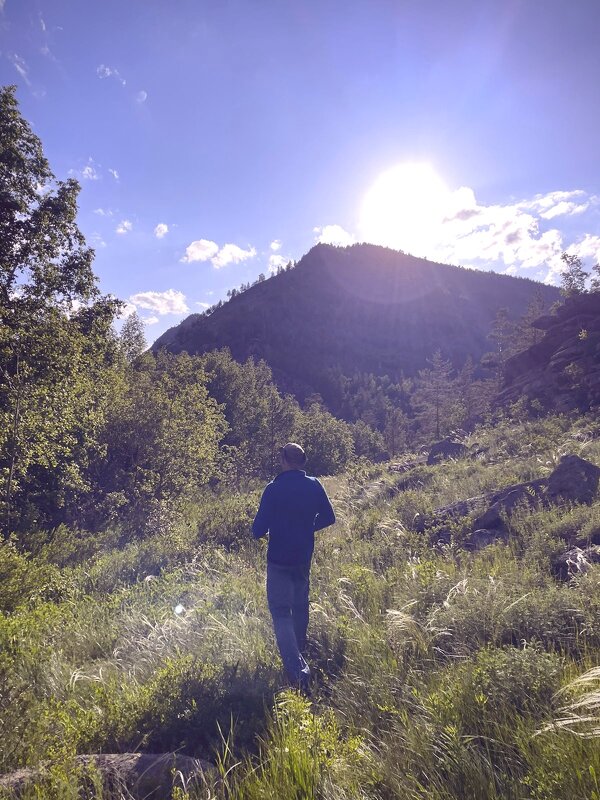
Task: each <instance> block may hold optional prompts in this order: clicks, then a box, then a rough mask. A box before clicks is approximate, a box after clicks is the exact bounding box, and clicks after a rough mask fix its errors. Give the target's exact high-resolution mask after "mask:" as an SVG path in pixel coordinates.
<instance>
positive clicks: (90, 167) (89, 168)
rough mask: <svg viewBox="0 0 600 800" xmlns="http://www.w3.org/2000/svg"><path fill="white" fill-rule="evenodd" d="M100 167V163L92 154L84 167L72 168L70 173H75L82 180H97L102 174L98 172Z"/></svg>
mask: <svg viewBox="0 0 600 800" xmlns="http://www.w3.org/2000/svg"><path fill="white" fill-rule="evenodd" d="M99 168H100V165H99V164H97V163H96V162H95V161H94V159H93V158H92V157H91V156H90V157H89V158H88V161H87V164H86V165H85V167H83V169H70V170H69V175H74V176H75V177H76V178H79V180H82V181H97V180H99V179H100V174H99V172H98V169H99Z"/></svg>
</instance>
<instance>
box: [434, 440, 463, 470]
mask: <svg viewBox="0 0 600 800" xmlns="http://www.w3.org/2000/svg"><path fill="white" fill-rule="evenodd" d="M466 452H467V448H466V446H465V445H464V444H463V442H461V441H459V440H458V439H455V438H453V437H452V436H448V437H446V438H445V439H442V440H441V442H436V443H435V444H434V445H432V446H431V449H430V451H429V455H428V456H427V463H428V464H429V465H430V466H431V465H432V464H439V462H440V461H443V460H445V459H447V458H461V457H462V456H464V455H465V454H466Z"/></svg>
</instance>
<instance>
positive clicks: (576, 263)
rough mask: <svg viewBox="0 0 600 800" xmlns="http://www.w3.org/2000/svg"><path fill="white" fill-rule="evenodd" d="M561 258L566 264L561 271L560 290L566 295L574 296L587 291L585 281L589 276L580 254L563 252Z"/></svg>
mask: <svg viewBox="0 0 600 800" xmlns="http://www.w3.org/2000/svg"><path fill="white" fill-rule="evenodd" d="M561 260H562V262H563V264H564V265H565V267H564V269H563V271H562V273H561V287H560V290H561V292H562V294H563V295H564V296H565V297H572V296H573V295H576V294H583V293H584V292H585V281H586V279H587V278H588V277H589V275H588V273H587V272H586V271H585V270H584V268H583V262H582V260H581V259H580V258H579V256H575V255H572V254H570V253H563V254H562V255H561Z"/></svg>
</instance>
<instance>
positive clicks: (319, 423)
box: [294, 403, 354, 475]
mask: <svg viewBox="0 0 600 800" xmlns="http://www.w3.org/2000/svg"><path fill="white" fill-rule="evenodd" d="M294 437H295V438H296V439H297V441H299V442H300V444H301V445H302V447H304V449H305V450H306V455H307V457H308V459H307V469H308V470H309V471H310V472H312V473H313V474H315V475H332V474H334V473H336V472H339V471H340V470H342V469H344V467H345V466H346V465H347V464H348V462H349V461H350V459H351V458H352V457H353V456H354V441H353V437H352V428H351V426H350V425H348V423H347V422H343V421H342V420H340V419H336V418H335V417H334V416H333V415H332V414H330V413H329V412H328V411H325V409H323V408H321V406H319V405H317V404H316V403H315V404H314V405H312V406H310V408H309V409H308V410H307V411H305V412H302V413H300V414H299V415H298V420H297V427H296V430H295V432H294Z"/></svg>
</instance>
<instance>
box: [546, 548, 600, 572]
mask: <svg viewBox="0 0 600 800" xmlns="http://www.w3.org/2000/svg"><path fill="white" fill-rule="evenodd" d="M592 564H600V547H599V546H598V545H591V546H590V547H586V548H581V547H573V548H571V550H567V551H565V552H564V553H561V554H560V555H559V556H557V557H556V558H554V559H553V561H552V571H553V572H554V574H555V575H557V576H558V577H559V578H562V579H563V580H568V579H569V578H572V577H574V576H575V575H585V573H586V572H588V570H589V569H590V567H591V566H592Z"/></svg>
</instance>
